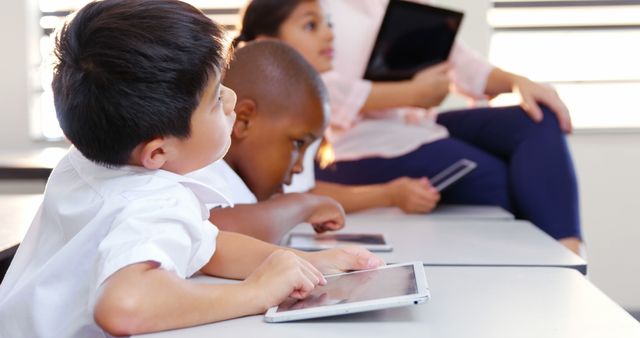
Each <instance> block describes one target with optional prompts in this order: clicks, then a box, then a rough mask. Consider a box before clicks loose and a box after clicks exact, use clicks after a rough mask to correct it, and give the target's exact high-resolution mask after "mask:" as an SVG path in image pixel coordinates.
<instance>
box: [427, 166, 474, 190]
mask: <svg viewBox="0 0 640 338" xmlns="http://www.w3.org/2000/svg"><path fill="white" fill-rule="evenodd" d="M477 166H478V164H477V163H476V162H473V161H471V160H467V159H466V158H463V159H461V160H458V161H456V162H455V163H454V164H452V165H451V166H449V167H447V168H446V169H444V170H443V171H441V172H439V173H437V174H436V175H434V176H433V177H430V178H429V181H431V185H432V186H434V187H435V188H436V189H437V190H438V191H442V190H444V189H445V188H447V187H448V186H450V185H452V184H453V183H455V182H456V181H458V180H460V179H461V178H463V177H464V176H465V175H467V174H468V173H469V172H471V171H472V170H473V169H475V168H476V167H477Z"/></svg>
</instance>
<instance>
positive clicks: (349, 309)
mask: <svg viewBox="0 0 640 338" xmlns="http://www.w3.org/2000/svg"><path fill="white" fill-rule="evenodd" d="M326 279H327V284H326V285H323V286H318V287H316V288H315V289H314V290H313V291H312V292H311V294H310V295H309V296H308V297H306V298H305V299H302V300H295V299H288V300H286V301H285V302H283V303H282V304H280V305H278V306H274V307H272V308H270V309H269V310H268V311H267V313H266V314H265V316H264V320H265V321H266V322H286V321H293V320H301V319H310V318H319V317H328V316H336V315H343V314H347V313H357V312H365V311H373V310H381V309H387V308H393V307H400V306H406V305H413V304H420V303H424V302H425V301H426V300H427V299H428V298H429V296H430V294H429V286H428V284H427V278H426V276H425V273H424V267H423V266H422V262H412V263H404V264H393V265H387V266H383V267H380V268H377V269H373V270H363V271H354V272H347V273H342V274H337V275H330V276H326Z"/></svg>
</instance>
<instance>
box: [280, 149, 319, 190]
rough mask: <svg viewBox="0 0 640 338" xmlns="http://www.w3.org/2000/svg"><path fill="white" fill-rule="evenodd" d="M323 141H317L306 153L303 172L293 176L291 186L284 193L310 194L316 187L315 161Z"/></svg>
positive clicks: (287, 186) (286, 186)
mask: <svg viewBox="0 0 640 338" xmlns="http://www.w3.org/2000/svg"><path fill="white" fill-rule="evenodd" d="M320 143H322V139H318V140H315V142H313V143H312V144H311V145H309V148H308V149H307V151H306V152H305V153H304V159H303V162H302V165H303V168H304V169H303V170H302V172H301V173H299V174H295V175H293V179H292V180H291V184H290V185H285V186H284V192H285V193H290V192H308V191H309V190H311V189H313V188H314V187H315V186H316V175H315V172H314V170H315V169H314V168H315V164H314V160H315V158H316V154H317V153H318V148H320Z"/></svg>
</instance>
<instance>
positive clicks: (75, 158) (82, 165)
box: [69, 146, 233, 207]
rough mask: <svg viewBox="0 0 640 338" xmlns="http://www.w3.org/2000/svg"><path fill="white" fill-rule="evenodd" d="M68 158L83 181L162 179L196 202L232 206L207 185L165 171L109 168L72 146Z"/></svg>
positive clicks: (127, 167) (226, 199) (227, 199)
mask: <svg viewBox="0 0 640 338" xmlns="http://www.w3.org/2000/svg"><path fill="white" fill-rule="evenodd" d="M69 156H70V158H71V160H72V162H73V165H74V167H76V168H77V169H78V171H79V172H80V174H81V175H86V176H87V177H85V179H91V180H95V179H99V178H104V177H115V176H123V175H131V174H142V175H149V176H155V177H161V178H163V179H167V180H170V181H173V182H176V183H180V184H182V185H183V186H185V187H186V188H188V189H189V190H191V191H192V192H193V193H194V194H195V195H196V197H197V198H198V200H200V202H201V203H203V204H215V205H220V206H225V207H226V206H233V202H232V201H231V200H230V199H229V198H228V197H227V196H225V195H224V194H223V193H221V192H220V191H218V190H217V189H215V188H213V187H211V186H209V185H207V184H204V183H201V182H199V181H196V180H194V179H192V178H189V177H186V176H183V175H178V174H176V173H173V172H170V171H167V170H163V169H157V170H150V169H146V168H143V167H139V166H133V165H125V166H121V167H114V168H109V167H106V166H104V165H100V164H97V163H94V162H93V161H91V160H89V159H88V158H86V157H85V156H84V155H83V154H82V153H81V152H80V151H79V150H78V149H77V148H76V147H74V146H71V147H70V148H69ZM89 175H90V176H89Z"/></svg>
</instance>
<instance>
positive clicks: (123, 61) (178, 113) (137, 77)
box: [53, 0, 228, 166]
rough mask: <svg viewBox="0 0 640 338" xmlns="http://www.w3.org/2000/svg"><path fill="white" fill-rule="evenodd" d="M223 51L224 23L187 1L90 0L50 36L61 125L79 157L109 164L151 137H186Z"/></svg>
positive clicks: (220, 66)
mask: <svg viewBox="0 0 640 338" xmlns="http://www.w3.org/2000/svg"><path fill="white" fill-rule="evenodd" d="M227 51H228V47H227V46H226V43H225V40H224V31H223V29H222V28H221V27H220V26H219V25H218V24H216V23H214V22H213V21H211V20H210V19H209V18H207V17H206V16H205V15H204V14H203V13H202V12H201V11H199V10H198V9H196V8H194V7H192V6H191V5H188V4H186V3H183V2H180V1H175V0H104V1H99V2H92V3H90V4H88V5H86V6H85V7H84V8H82V9H81V10H80V11H78V13H77V14H76V15H75V17H74V18H73V19H72V20H71V21H70V22H68V23H67V24H65V25H64V27H63V28H62V30H61V31H60V33H59V35H58V37H57V39H56V47H55V54H56V56H57V58H58V63H57V64H56V66H55V70H54V76H53V93H54V102H55V107H56V112H57V115H58V120H59V121H60V126H61V128H62V130H63V132H64V134H65V136H66V137H67V138H68V139H69V140H70V141H71V142H72V143H73V144H74V145H75V146H76V148H78V150H80V152H82V154H83V155H84V156H86V157H87V158H89V159H90V160H92V161H95V162H97V163H101V164H105V165H110V166H119V165H123V164H126V163H127V162H128V161H129V157H130V156H131V151H132V150H133V149H134V148H135V147H136V146H137V145H139V144H140V143H142V142H145V141H149V140H151V139H153V138H155V137H160V136H175V137H181V138H186V137H189V133H190V121H191V115H192V113H193V111H194V110H195V108H196V107H197V105H198V103H199V101H200V95H201V93H202V91H203V90H204V88H205V87H206V85H207V82H208V80H209V77H210V76H216V77H219V76H220V74H221V72H222V70H223V69H224V68H225V67H226V63H227Z"/></svg>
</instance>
